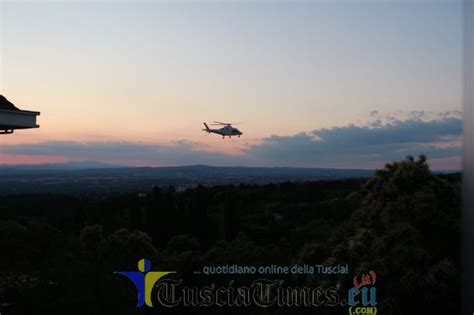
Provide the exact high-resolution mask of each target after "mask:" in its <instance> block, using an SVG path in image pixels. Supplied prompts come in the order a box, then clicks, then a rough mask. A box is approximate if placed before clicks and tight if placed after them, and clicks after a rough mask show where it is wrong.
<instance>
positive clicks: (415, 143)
mask: <svg viewBox="0 0 474 315" xmlns="http://www.w3.org/2000/svg"><path fill="white" fill-rule="evenodd" d="M371 117H372V118H373V121H371V122H369V123H367V124H365V125H361V126H357V125H354V124H349V125H346V126H342V127H333V128H322V129H316V130H313V131H310V132H301V133H298V134H296V135H290V136H279V135H272V136H269V137H267V138H264V139H261V141H260V143H258V144H253V145H248V146H246V147H244V148H243V150H242V152H241V154H240V155H229V154H224V153H218V152H211V153H210V152H205V151H202V150H201V149H197V148H196V146H195V145H193V143H191V142H188V141H186V140H181V141H178V142H176V143H175V144H173V145H157V144H147V143H140V142H126V141H121V142H75V141H50V142H43V143H38V144H18V145H8V146H4V147H2V148H1V149H0V152H2V153H6V154H17V155H30V156H35V155H37V156H45V155H47V156H62V157H66V158H70V159H94V160H99V161H109V162H111V161H135V162H136V161H141V164H147V163H148V164H150V165H189V164H209V165H216V166H222V165H243V166H252V165H255V166H257V165H258V166H306V167H353V168H358V167H365V168H371V167H372V166H374V167H375V166H377V165H382V164H383V163H385V162H388V161H392V160H399V159H403V158H404V157H405V156H406V155H409V154H410V155H418V154H421V153H424V154H426V155H428V157H429V158H430V159H431V160H436V159H447V160H456V161H458V160H459V157H460V156H461V150H462V148H461V134H462V119H461V118H460V113H459V112H446V113H442V114H438V115H435V117H433V115H430V114H427V113H425V112H410V113H409V116H408V117H403V118H401V117H400V115H398V116H396V115H387V114H381V113H379V112H377V111H374V112H372V113H371ZM131 163H132V164H133V162H131ZM139 164H140V163H139Z"/></svg>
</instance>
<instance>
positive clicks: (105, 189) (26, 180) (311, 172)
mask: <svg viewBox="0 0 474 315" xmlns="http://www.w3.org/2000/svg"><path fill="white" fill-rule="evenodd" d="M372 174H373V171H371V170H360V169H329V168H291V167H214V166H207V165H191V166H179V167H129V166H122V165H110V164H104V163H100V162H95V161H83V162H71V163H65V164H39V165H3V166H0V194H2V195H5V194H22V193H66V194H83V193H87V194H90V193H92V194H96V193H97V194H104V193H105V194H107V193H115V192H136V191H149V190H150V189H151V187H153V186H155V185H157V186H169V185H172V186H175V187H176V188H177V189H186V188H190V187H195V186H197V185H198V184H202V185H229V184H241V183H244V184H265V183H277V182H294V181H299V182H302V181H315V180H332V179H346V178H365V177H369V176H371V175H372Z"/></svg>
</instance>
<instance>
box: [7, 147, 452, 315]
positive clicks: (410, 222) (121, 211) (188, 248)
mask: <svg viewBox="0 0 474 315" xmlns="http://www.w3.org/2000/svg"><path fill="white" fill-rule="evenodd" d="M0 201H1V203H0V250H1V253H2V256H1V259H0V310H1V313H2V314H33V313H36V314H104V313H114V314H135V313H137V314H141V313H147V311H149V312H155V313H157V312H164V311H165V310H156V309H155V310H154V311H153V310H152V309H147V308H141V309H137V308H135V303H136V293H135V291H134V290H135V289H134V288H133V287H132V286H130V285H128V284H126V281H125V280H123V279H120V278H119V277H116V276H115V275H113V271H116V270H136V263H137V261H138V260H139V259H141V258H143V257H147V258H149V259H150V260H151V261H152V263H153V269H154V270H176V271H178V273H179V274H180V276H181V277H182V278H183V279H185V281H188V282H189V283H193V284H197V285H199V284H201V283H202V282H203V281H207V282H208V281H210V280H209V279H212V281H213V282H216V283H226V282H228V281H229V279H230V278H233V279H236V280H238V281H241V282H245V281H246V280H249V281H250V280H251V279H246V277H235V276H234V277H230V276H220V277H218V276H212V277H210V278H203V277H202V276H197V275H195V274H194V273H193V271H195V270H198V269H199V268H200V267H202V266H204V265H223V264H240V265H271V264H276V265H283V266H285V265H286V266H291V265H294V264H325V265H335V264H340V265H344V264H348V265H349V267H350V272H349V274H348V275H327V276H309V275H301V276H298V277H294V276H292V277H288V278H287V279H285V281H287V282H288V283H289V284H291V285H293V286H295V285H308V286H316V285H321V284H322V285H324V284H327V285H333V284H335V283H338V282H339V283H341V285H342V288H341V292H347V289H348V288H350V287H351V286H353V284H352V278H353V277H354V275H360V274H363V273H365V272H367V271H369V270H375V271H376V272H377V275H378V279H379V280H378V281H379V282H378V288H379V291H378V299H379V300H378V308H379V310H378V311H379V312H380V313H381V314H420V313H423V314H428V313H441V312H450V313H456V310H457V309H458V305H459V292H458V291H459V284H460V283H459V282H460V270H459V266H460V257H459V244H460V239H459V237H460V230H459V221H460V180H459V176H458V175H451V176H447V175H444V176H440V175H435V174H433V173H432V172H431V171H430V170H429V167H428V164H427V163H426V158H425V157H424V156H421V157H420V158H419V159H418V160H415V159H413V158H412V157H408V158H407V159H406V160H404V161H401V162H395V163H391V164H387V165H386V167H385V168H384V169H381V170H378V171H377V172H376V173H375V175H374V176H373V177H372V178H370V179H368V180H365V179H354V180H338V181H319V182H308V183H281V184H268V185H260V186H259V185H245V184H241V185H238V186H215V187H202V186H199V187H197V188H195V189H189V190H186V191H183V192H177V191H175V190H174V189H173V188H172V187H169V188H167V189H163V188H161V189H160V188H158V187H154V188H153V190H152V191H151V192H149V193H147V194H128V195H120V196H115V197H104V198H90V197H84V198H79V197H68V196H59V195H29V196H11V197H2V198H1V199H0ZM237 278H238V279H237ZM343 294H346V293H343ZM176 311H178V310H176ZM193 311H201V312H202V313H209V312H210V310H209V309H205V310H202V309H201V310H200V309H193ZM217 311H219V310H216V312H217ZM314 311H315V310H314V309H311V308H310V309H301V308H298V309H297V308H292V309H286V310H285V311H282V310H276V309H275V310H272V309H270V310H268V309H252V313H255V314H270V313H279V312H280V313H305V312H311V313H314ZM317 311H318V312H319V313H322V314H324V313H328V314H329V313H330V314H333V313H334V314H341V312H342V314H346V313H347V309H341V308H333V309H331V308H321V309H318V310H317ZM180 312H181V313H183V312H184V311H183V310H181V311H180ZM190 312H191V311H190V310H189V309H188V310H187V312H185V313H190ZM228 312H236V313H241V312H242V310H239V309H231V310H228Z"/></svg>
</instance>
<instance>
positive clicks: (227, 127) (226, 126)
mask: <svg viewBox="0 0 474 315" xmlns="http://www.w3.org/2000/svg"><path fill="white" fill-rule="evenodd" d="M232 124H235V123H224V122H220V121H214V123H213V124H212V125H214V126H223V127H222V128H219V129H211V128H209V126H208V125H207V124H206V123H204V126H205V127H206V129H203V131H206V132H207V133H216V134H218V135H221V136H222V139H225V137H226V136H228V137H229V138H231V137H232V136H237V137H239V138H240V136H241V135H243V133H242V132H241V131H240V130H239V129H237V128H235V127H233V126H232Z"/></svg>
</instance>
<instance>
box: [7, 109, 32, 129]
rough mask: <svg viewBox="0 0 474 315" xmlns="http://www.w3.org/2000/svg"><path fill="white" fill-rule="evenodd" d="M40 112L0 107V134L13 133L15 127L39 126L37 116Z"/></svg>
mask: <svg viewBox="0 0 474 315" xmlns="http://www.w3.org/2000/svg"><path fill="white" fill-rule="evenodd" d="M39 115H40V113H39V112H32V111H27V110H2V109H0V134H5V133H12V132H13V131H14V130H15V129H29V128H39V125H37V124H36V117H37V116H39Z"/></svg>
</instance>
